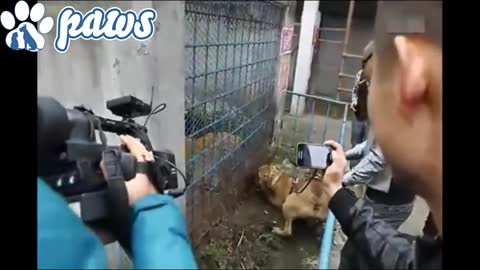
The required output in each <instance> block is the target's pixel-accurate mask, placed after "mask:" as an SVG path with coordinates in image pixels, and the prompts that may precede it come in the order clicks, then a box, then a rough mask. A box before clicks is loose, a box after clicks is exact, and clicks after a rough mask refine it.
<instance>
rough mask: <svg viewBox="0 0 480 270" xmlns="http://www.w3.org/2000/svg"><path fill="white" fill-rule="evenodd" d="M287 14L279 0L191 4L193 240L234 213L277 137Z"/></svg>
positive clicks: (188, 95) (188, 120)
mask: <svg viewBox="0 0 480 270" xmlns="http://www.w3.org/2000/svg"><path fill="white" fill-rule="evenodd" d="M282 14H283V12H282V5H280V4H277V3H276V2H273V1H272V2H270V1H241V2H240V1H225V2H215V1H201V2H200V1H198V2H197V1H195V2H194V1H191V2H190V1H188V2H186V3H185V18H186V31H185V32H186V37H185V42H186V46H185V49H186V52H185V56H186V78H185V108H186V114H185V126H186V129H185V130H186V134H185V136H186V145H185V148H186V168H187V176H188V177H189V178H190V179H191V181H192V184H191V186H190V187H189V190H188V193H187V219H188V220H189V228H190V229H191V230H192V237H193V240H194V242H195V241H197V240H198V238H199V237H201V235H202V233H204V232H205V231H206V230H207V228H208V227H209V226H210V225H211V223H212V222H214V221H215V220H216V219H218V218H219V217H221V216H222V215H223V214H225V213H226V211H229V210H230V209H233V206H234V204H235V202H236V200H237V199H238V196H240V195H241V194H240V193H241V192H242V185H244V183H245V182H246V181H245V180H246V179H245V177H247V176H248V174H249V172H248V169H249V165H250V166H252V164H253V163H254V162H256V160H257V159H258V158H260V156H261V153H263V152H262V151H264V150H266V146H267V145H268V141H269V140H270V138H271V132H272V129H273V103H272V102H273V94H274V88H275V80H276V70H277V60H278V52H279V37H280V30H281V20H282ZM257 162H258V161H257ZM251 168H253V167H251Z"/></svg>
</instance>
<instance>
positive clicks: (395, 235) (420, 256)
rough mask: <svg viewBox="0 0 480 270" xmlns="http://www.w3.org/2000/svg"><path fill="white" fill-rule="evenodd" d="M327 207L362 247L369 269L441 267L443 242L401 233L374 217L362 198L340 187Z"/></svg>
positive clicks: (357, 246)
mask: <svg viewBox="0 0 480 270" xmlns="http://www.w3.org/2000/svg"><path fill="white" fill-rule="evenodd" d="M329 207H330V209H331V210H332V212H333V214H334V215H335V217H336V218H337V220H338V222H339V223H340V225H341V226H342V230H343V232H344V233H345V235H346V236H347V237H348V238H349V241H353V243H354V244H355V246H356V248H357V249H358V250H362V251H363V254H362V255H363V256H365V258H366V261H367V262H369V267H370V268H372V269H441V268H442V242H441V240H433V239H429V238H423V237H422V238H420V237H413V236H409V235H406V234H402V233H400V232H398V231H397V230H395V229H394V228H392V227H391V226H390V225H388V224H386V223H385V222H383V220H381V219H377V218H375V217H374V213H373V209H372V208H371V207H370V206H369V205H368V203H366V202H365V201H364V200H363V199H358V198H356V197H355V195H354V194H353V193H352V192H351V191H349V190H347V189H345V188H342V189H340V190H339V191H338V192H337V193H336V194H335V195H334V196H333V197H332V199H331V200H330V205H329Z"/></svg>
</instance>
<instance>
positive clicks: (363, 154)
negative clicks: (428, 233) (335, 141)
mask: <svg viewBox="0 0 480 270" xmlns="http://www.w3.org/2000/svg"><path fill="white" fill-rule="evenodd" d="M345 156H346V158H347V160H348V159H351V158H360V159H361V160H360V162H359V163H358V164H357V165H356V166H355V167H353V168H352V169H351V170H350V171H348V172H347V173H346V174H345V175H344V176H343V179H342V183H343V185H344V186H346V187H349V186H354V185H362V184H364V185H366V186H367V189H366V192H365V201H367V202H369V203H370V205H371V207H372V208H373V211H374V212H375V215H376V217H378V218H381V219H383V221H385V222H386V223H388V224H389V225H391V226H392V227H393V228H395V229H397V230H398V228H399V227H400V226H401V225H402V224H403V223H404V222H405V221H406V220H407V218H408V217H409V216H410V214H411V213H412V210H413V204H414V201H415V194H414V193H412V192H411V191H409V190H408V189H406V188H404V187H402V186H401V185H400V184H399V183H398V181H396V180H394V178H392V170H391V168H390V165H389V164H388V163H387V162H386V161H385V158H384V156H383V153H382V150H381V149H380V147H379V145H378V144H377V143H376V142H375V140H374V139H373V138H369V139H368V140H366V141H365V142H363V143H361V144H359V145H357V146H356V147H354V148H352V149H350V150H349V151H347V152H346V153H345ZM358 254H359V252H358V251H357V250H356V248H355V245H354V243H353V242H352V241H350V240H347V242H346V243H345V245H344V246H343V249H342V253H341V258H340V266H339V267H340V269H352V268H364V267H366V266H368V265H367V264H366V263H365V262H364V259H363V257H362V256H358Z"/></svg>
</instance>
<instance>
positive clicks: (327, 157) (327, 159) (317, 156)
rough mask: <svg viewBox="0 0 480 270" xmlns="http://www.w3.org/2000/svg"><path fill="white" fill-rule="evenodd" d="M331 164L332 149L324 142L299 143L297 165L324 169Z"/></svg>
mask: <svg viewBox="0 0 480 270" xmlns="http://www.w3.org/2000/svg"><path fill="white" fill-rule="evenodd" d="M330 164H332V149H331V148H330V147H329V146H327V145H324V144H309V143H299V144H298V145H297V166H299V167H304V168H309V169H320V170H324V169H326V168H327V167H328V166H330Z"/></svg>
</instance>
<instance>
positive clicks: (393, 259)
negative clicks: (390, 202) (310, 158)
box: [323, 1, 443, 269]
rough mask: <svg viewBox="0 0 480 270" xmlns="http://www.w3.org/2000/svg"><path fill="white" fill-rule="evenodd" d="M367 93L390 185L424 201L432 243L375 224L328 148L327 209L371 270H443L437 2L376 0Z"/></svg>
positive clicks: (337, 151)
mask: <svg viewBox="0 0 480 270" xmlns="http://www.w3.org/2000/svg"><path fill="white" fill-rule="evenodd" d="M375 56H376V57H375V59H374V65H373V77H372V82H371V85H370V89H369V95H368V115H369V120H370V124H371V125H372V130H373V135H374V137H375V139H376V141H377V143H378V144H379V146H380V147H381V149H382V151H383V154H384V156H385V158H386V160H387V161H388V162H389V164H390V165H391V167H392V170H393V175H395V180H396V181H398V183H399V184H401V185H403V186H404V187H406V188H408V189H410V190H411V191H412V192H414V193H415V194H417V195H419V196H421V197H422V198H423V199H425V201H426V202H427V204H428V206H429V208H430V210H431V214H432V217H433V222H434V224H435V229H436V231H437V233H438V235H437V236H438V237H436V238H435V239H432V238H430V237H428V236H424V237H417V238H413V237H409V236H407V235H403V234H402V233H400V232H398V231H397V230H395V229H394V228H393V227H392V226H391V225H390V224H387V223H385V222H384V221H383V220H382V219H381V218H379V217H378V216H377V215H376V214H375V211H374V210H373V208H372V207H371V206H370V205H369V203H368V202H366V201H365V200H363V199H357V198H356V197H355V196H354V195H353V194H352V193H351V192H349V191H348V190H347V189H345V188H342V185H341V181H342V177H343V175H344V172H345V167H346V165H347V162H346V158H345V153H344V151H343V149H342V146H341V145H339V144H338V143H336V142H333V141H328V142H326V144H328V145H330V146H332V148H334V150H333V151H332V159H333V163H332V165H331V166H330V167H329V168H328V169H327V171H326V172H325V175H324V180H323V181H324V184H325V190H326V193H327V194H328V196H330V203H329V207H330V209H331V210H332V212H333V214H334V215H335V217H336V218H337V220H338V221H339V223H340V225H341V226H342V230H343V231H344V232H345V234H346V235H347V236H348V238H349V241H353V244H354V245H355V247H356V248H357V250H358V252H359V255H361V256H363V257H364V258H365V259H366V261H367V263H368V268H372V269H427V268H428V269H432V268H433V269H439V268H441V267H442V213H443V212H442V180H443V179H442V177H443V175H442V2H440V1H379V3H378V9H377V21H376V26H375Z"/></svg>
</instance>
